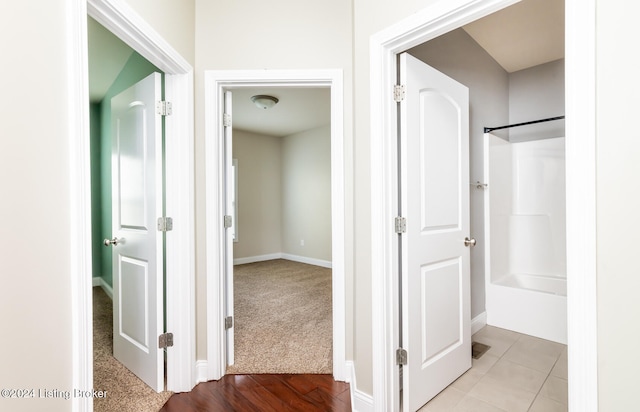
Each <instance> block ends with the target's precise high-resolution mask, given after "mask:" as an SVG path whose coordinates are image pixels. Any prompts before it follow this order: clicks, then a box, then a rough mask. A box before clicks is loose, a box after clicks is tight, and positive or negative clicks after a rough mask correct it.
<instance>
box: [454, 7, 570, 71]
mask: <svg viewBox="0 0 640 412" xmlns="http://www.w3.org/2000/svg"><path fill="white" fill-rule="evenodd" d="M463 29H464V30H465V31H466V32H467V33H468V34H469V35H470V36H471V37H473V39H474V40H475V41H476V42H477V43H478V44H479V45H480V46H482V48H483V49H485V50H486V51H487V53H489V54H490V55H491V57H493V59H494V60H495V61H497V62H498V64H500V65H501V66H502V67H503V68H504V69H505V70H506V71H507V72H509V73H512V72H515V71H518V70H522V69H526V68H529V67H533V66H537V65H539V64H543V63H548V62H550V61H553V60H558V59H562V58H563V57H564V0H522V1H521V2H520V3H516V4H514V5H513V6H511V7H507V8H505V9H502V10H500V11H498V12H496V13H493V14H490V15H489V16H487V17H484V18H482V19H480V20H476V21H474V22H473V23H470V24H468V25H466V26H464V27H463Z"/></svg>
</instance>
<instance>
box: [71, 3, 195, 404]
mask: <svg viewBox="0 0 640 412" xmlns="http://www.w3.org/2000/svg"><path fill="white" fill-rule="evenodd" d="M67 15H68V17H69V19H68V24H67V27H68V46H69V47H68V49H69V54H68V55H67V61H68V64H67V66H68V79H69V81H68V84H69V87H70V91H69V98H68V104H69V113H70V115H69V147H70V192H71V199H70V203H71V211H70V212H71V216H72V218H71V222H72V225H73V226H72V228H71V229H72V231H71V233H72V239H71V245H70V255H71V256H70V259H71V264H72V273H71V284H72V296H73V302H72V314H73V315H72V316H73V317H72V331H73V332H72V341H73V354H74V360H73V362H74V364H73V378H72V380H73V385H74V388H84V389H87V390H89V389H92V388H93V340H92V330H93V325H92V316H91V314H92V313H93V309H92V307H91V301H92V299H91V286H92V281H91V277H90V276H89V274H90V273H91V222H90V216H91V213H90V210H91V207H90V205H91V197H90V195H91V191H90V184H89V182H90V167H89V138H88V136H89V107H88V95H89V81H88V69H87V67H88V53H87V15H90V16H91V17H93V18H94V19H96V20H97V21H98V22H100V23H101V24H103V25H104V26H105V27H107V29H109V30H110V31H111V32H112V33H113V34H114V35H116V36H117V37H119V38H120V39H122V40H123V41H125V42H126V43H127V44H128V45H129V46H130V47H131V48H133V49H134V50H136V51H137V52H138V53H139V54H140V55H142V56H143V57H145V58H146V59H147V60H149V61H150V62H151V63H153V64H154V65H156V66H157V67H158V68H159V69H161V70H163V71H164V72H165V96H167V99H170V100H171V101H172V103H173V114H172V116H170V117H168V118H167V120H166V125H165V130H166V152H167V155H166V169H167V171H168V173H167V180H166V192H167V195H166V209H167V215H168V216H171V217H173V218H174V221H175V222H176V223H177V222H182V223H180V224H176V225H175V226H174V229H173V230H172V231H171V232H169V233H168V235H167V255H166V261H167V267H166V271H167V307H166V312H167V318H166V319H167V327H168V328H169V330H171V331H172V332H173V333H174V335H176V336H180V339H176V341H175V342H176V343H175V346H174V347H173V348H171V349H170V350H168V352H167V364H168V365H170V367H169V368H168V373H167V387H168V389H170V390H174V391H188V390H191V389H192V388H193V386H195V383H196V381H195V264H194V257H195V247H194V243H195V241H194V233H195V226H194V216H193V213H194V192H193V187H194V175H193V174H194V172H193V165H194V160H193V147H194V146H193V145H194V137H193V68H192V67H191V65H190V64H189V63H188V62H187V61H186V60H185V59H184V58H182V57H181V56H180V55H179V54H178V53H177V52H176V51H175V50H174V49H173V48H172V47H171V46H170V45H169V44H168V43H167V42H166V41H165V40H164V39H163V38H162V37H161V36H160V35H159V34H158V33H157V32H156V31H155V30H154V29H153V28H152V27H151V26H150V25H149V24H148V23H147V22H146V21H144V20H143V19H142V18H141V17H140V16H139V15H138V14H137V13H136V12H135V11H134V10H133V9H131V8H130V7H129V6H128V5H127V4H126V3H124V2H123V1H120V0H67ZM73 402H74V404H73V409H74V410H77V411H90V410H92V409H93V403H92V401H91V400H90V399H82V398H74V401H73Z"/></svg>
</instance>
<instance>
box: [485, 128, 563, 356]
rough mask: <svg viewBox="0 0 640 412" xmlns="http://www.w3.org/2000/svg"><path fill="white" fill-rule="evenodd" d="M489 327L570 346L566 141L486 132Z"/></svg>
mask: <svg viewBox="0 0 640 412" xmlns="http://www.w3.org/2000/svg"><path fill="white" fill-rule="evenodd" d="M484 178H485V182H486V183H487V187H486V188H485V189H484V190H485V239H484V240H485V245H484V246H485V279H486V282H485V289H486V311H487V324H489V325H493V326H497V327H500V328H504V329H509V330H514V331H516V332H520V333H525V334H527V335H532V336H537V337H539V338H543V339H548V340H552V341H555V342H560V343H564V344H566V343H567V280H566V254H565V249H566V236H565V224H566V220H565V203H564V193H565V181H564V138H555V139H547V140H540V141H533V142H523V143H509V142H506V141H504V140H502V139H500V138H498V137H495V136H493V135H490V134H486V135H485V176H484Z"/></svg>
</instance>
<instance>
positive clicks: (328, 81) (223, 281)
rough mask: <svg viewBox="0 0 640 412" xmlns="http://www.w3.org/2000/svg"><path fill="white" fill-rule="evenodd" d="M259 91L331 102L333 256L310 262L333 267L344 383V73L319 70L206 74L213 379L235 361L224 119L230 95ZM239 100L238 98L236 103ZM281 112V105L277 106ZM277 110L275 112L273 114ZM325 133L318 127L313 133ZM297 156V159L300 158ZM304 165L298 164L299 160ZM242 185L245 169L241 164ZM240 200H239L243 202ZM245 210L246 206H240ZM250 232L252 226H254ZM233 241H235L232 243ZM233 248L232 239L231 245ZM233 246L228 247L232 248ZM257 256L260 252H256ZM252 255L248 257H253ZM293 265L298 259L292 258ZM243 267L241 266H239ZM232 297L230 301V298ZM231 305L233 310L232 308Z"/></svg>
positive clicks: (337, 354) (304, 243)
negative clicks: (305, 94) (301, 92)
mask: <svg viewBox="0 0 640 412" xmlns="http://www.w3.org/2000/svg"><path fill="white" fill-rule="evenodd" d="M256 88H261V89H271V90H275V89H276V88H283V89H290V90H291V91H292V92H293V91H295V90H296V89H325V90H328V92H329V96H330V97H329V98H330V126H329V127H328V129H329V130H328V132H329V134H330V164H331V167H330V169H331V170H330V203H329V205H330V219H329V225H330V227H331V231H330V235H329V237H330V240H331V244H330V252H329V256H328V258H327V257H324V256H326V255H319V257H318V258H313V259H311V261H308V262H306V263H312V264H316V265H317V264H318V263H319V262H321V261H324V260H326V261H327V262H330V263H331V267H332V276H331V318H332V319H331V325H332V328H331V334H332V347H331V352H332V357H331V363H332V370H333V376H334V378H335V379H336V380H342V381H344V380H345V378H346V373H345V366H346V365H345V363H346V360H345V345H346V343H345V338H346V335H345V275H344V171H343V138H342V134H343V126H342V115H343V113H342V99H343V97H342V73H341V71H339V70H319V71H313V70H311V71H305V70H300V71H277V70H274V71H271V70H266V71H209V72H205V93H206V95H205V103H206V108H207V110H206V113H207V114H208V115H207V118H206V142H207V149H206V165H207V250H208V253H207V268H208V269H207V270H208V274H207V302H208V305H209V306H208V310H207V319H208V325H207V333H208V339H207V341H208V359H209V365H208V376H207V378H208V379H215V380H217V379H220V378H221V377H222V376H223V375H224V374H225V373H226V370H227V362H228V360H229V359H232V360H233V351H230V349H231V348H233V328H230V329H228V330H226V329H225V327H224V319H225V317H227V316H228V314H230V313H232V311H233V305H232V303H233V299H232V296H233V294H232V292H231V291H230V290H229V289H228V286H230V284H231V282H230V281H229V279H228V277H227V275H229V274H232V273H233V269H232V266H233V258H232V257H231V258H230V257H229V255H227V253H226V250H228V248H225V245H226V244H227V243H226V242H227V239H226V236H227V234H228V232H225V228H224V225H223V223H224V222H223V219H222V216H224V215H225V214H228V213H227V212H226V211H227V210H229V208H228V207H227V206H226V204H225V200H226V199H225V196H224V194H225V193H224V188H225V184H224V183H223V181H224V180H223V173H224V164H225V160H224V157H223V155H224V153H225V149H224V148H225V145H224V139H223V138H222V136H225V131H224V123H223V121H222V119H223V110H222V108H223V107H224V101H225V100H224V99H225V98H224V96H225V94H226V93H225V92H226V91H229V90H232V91H233V92H234V93H235V92H239V93H240V92H241V91H242V90H249V89H253V90H255V89H256ZM234 99H235V98H234ZM276 107H277V106H276ZM271 110H273V109H271ZM317 129H321V128H316V129H314V130H317ZM295 158H296V157H294V159H295ZM298 160H299V159H298ZM237 165H238V170H239V178H238V179H239V182H238V184H239V185H241V184H242V177H241V173H242V170H243V164H242V162H241V161H238V163H237ZM239 201H240V199H239ZM240 207H242V205H240ZM239 219H240V220H238V222H237V223H238V227H239V228H240V229H239V232H238V236H239V243H241V242H242V239H243V234H242V231H243V230H244V228H245V226H247V225H248V224H250V222H245V221H244V220H243V219H244V218H243V217H242V213H240V216H239ZM249 228H250V226H249ZM229 239H231V238H229ZM293 239H295V240H294V243H295V244H296V245H297V247H298V248H300V247H302V248H305V247H307V248H309V247H310V246H311V244H310V243H309V242H310V241H311V242H312V241H313V238H311V239H310V238H306V239H304V238H301V237H300V235H299V234H298V235H297V237H295V238H293ZM230 242H231V243H232V240H231V241H230ZM231 243H229V244H231ZM252 253H258V252H252ZM252 253H249V255H251V254H252ZM296 253H299V252H295V251H294V252H293V253H280V254H278V253H275V254H271V255H269V254H267V255H262V256H271V257H284V258H295V254H296ZM292 260H293V259H292ZM240 263H242V261H240ZM229 297H231V299H230V298H229ZM230 303H231V305H230Z"/></svg>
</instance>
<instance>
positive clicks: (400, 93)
mask: <svg viewBox="0 0 640 412" xmlns="http://www.w3.org/2000/svg"><path fill="white" fill-rule="evenodd" d="M404 95H405V91H404V86H403V85H401V84H396V85H394V86H393V100H394V101H395V102H396V103H400V102H401V101H403V100H404Z"/></svg>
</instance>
